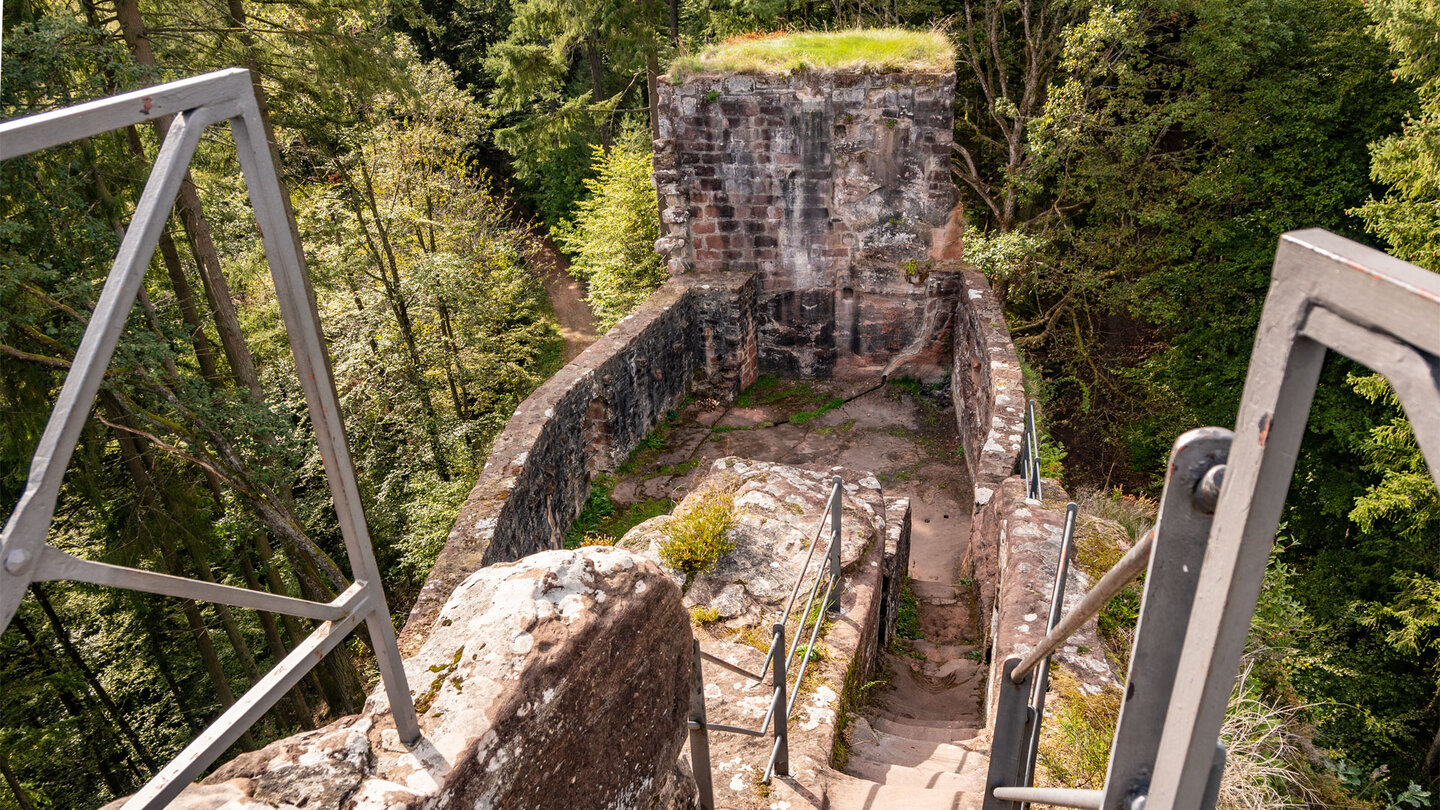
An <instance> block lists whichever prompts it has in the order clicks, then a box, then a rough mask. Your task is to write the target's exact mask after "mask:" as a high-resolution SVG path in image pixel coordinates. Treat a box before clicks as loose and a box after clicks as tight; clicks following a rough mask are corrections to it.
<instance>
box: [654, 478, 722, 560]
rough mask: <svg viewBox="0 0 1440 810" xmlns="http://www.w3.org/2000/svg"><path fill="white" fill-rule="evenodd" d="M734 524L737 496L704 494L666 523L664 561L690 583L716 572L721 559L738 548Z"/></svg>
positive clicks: (663, 545)
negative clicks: (696, 578) (701, 575)
mask: <svg viewBox="0 0 1440 810" xmlns="http://www.w3.org/2000/svg"><path fill="white" fill-rule="evenodd" d="M734 523H735V496H734V494H733V493H731V492H726V491H723V490H707V491H705V492H703V493H702V494H700V495H699V496H698V497H697V498H696V499H695V501H694V502H693V503H691V504H690V505H689V506H687V507H686V509H685V511H684V512H677V513H676V514H674V515H672V516H671V518H670V521H669V522H668V523H666V524H665V530H664V531H665V539H664V540H662V541H661V542H660V560H661V562H663V563H665V565H667V566H669V567H670V568H673V569H674V570H676V571H679V572H681V573H682V574H684V575H685V579H686V581H687V582H689V581H690V580H692V579H694V578H695V576H696V575H697V574H703V573H706V572H708V571H712V570H714V568H715V566H716V564H717V563H719V562H720V558H721V557H724V556H725V555H726V554H729V553H730V551H731V550H732V549H734V547H735V541H734V540H733V539H732V538H731V537H730V528H731V527H732V526H733V525H734Z"/></svg>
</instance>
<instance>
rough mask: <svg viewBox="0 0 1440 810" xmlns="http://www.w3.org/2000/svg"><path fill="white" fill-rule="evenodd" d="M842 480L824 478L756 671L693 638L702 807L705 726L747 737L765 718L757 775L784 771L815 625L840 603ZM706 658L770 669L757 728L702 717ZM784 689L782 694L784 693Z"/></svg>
mask: <svg viewBox="0 0 1440 810" xmlns="http://www.w3.org/2000/svg"><path fill="white" fill-rule="evenodd" d="M843 491H844V490H843V485H842V482H841V480H840V476H838V475H837V476H835V477H834V479H832V481H831V484H830V497H829V499H828V500H827V502H826V506H825V513H824V514H823V515H821V517H820V522H819V525H817V526H816V527H815V534H814V536H813V537H811V538H810V550H809V552H808V553H806V555H805V562H804V563H803V564H802V565H801V566H800V573H799V574H798V575H797V576H796V577H795V586H794V587H793V588H791V590H790V598H789V599H788V600H787V601H786V602H785V610H784V612H782V613H781V615H780V620H779V621H777V622H776V623H775V624H774V625H773V626H772V627H771V637H770V648H769V650H768V651H767V652H766V654H765V663H764V664H762V665H761V667H760V672H759V673H758V674H756V673H752V672H748V671H746V670H745V669H742V668H740V667H738V666H736V665H734V664H732V663H730V662H729V661H726V660H724V659H722V658H719V657H718V656H714V655H711V654H710V653H707V652H704V651H703V650H701V649H700V641H699V640H698V639H696V640H695V642H694V644H695V677H694V682H693V683H694V686H693V690H692V692H691V695H690V718H689V725H690V758H691V761H692V769H693V770H694V772H695V784H696V787H697V788H698V792H699V794H700V796H699V804H700V807H701V808H702V810H714V808H715V789H714V784H713V779H712V776H711V771H710V741H709V733H710V732H711V731H721V732H725V733H728V734H743V735H746V736H749V737H764V736H765V735H766V733H768V732H769V731H770V728H771V724H772V723H773V724H774V734H775V744H774V745H773V746H772V747H771V750H770V761H769V763H767V764H766V766H765V771H764V774H763V775H762V777H761V781H762V782H765V783H767V784H768V783H769V782H770V777H771V775H772V774H779V775H780V776H787V775H789V773H790V737H789V730H790V729H789V726H790V715H791V713H792V712H793V711H794V710H795V700H796V698H798V697H799V694H800V684H801V682H802V681H804V679H805V669H806V667H808V666H809V665H810V659H811V658H812V657H813V656H812V653H813V651H814V649H815V640H816V638H818V637H819V635H820V626H821V625H822V624H824V622H825V613H826V612H829V611H838V610H839V609H840V594H839V593H838V592H836V590H835V589H836V587H837V586H838V585H839V584H840V576H841V574H840V539H841V532H840V499H841V496H842V494H843ZM826 523H829V524H830V542H829V544H828V545H827V546H826V551H825V560H824V562H823V563H822V564H821V566H820V567H819V568H818V569H817V570H816V572H815V581H814V582H813V583H811V585H810V594H809V596H808V597H807V598H806V599H805V607H804V608H802V609H801V611H800V613H799V614H798V615H799V617H800V624H799V627H797V628H796V629H795V637H794V639H793V640H792V641H791V642H790V645H789V647H788V648H787V647H786V644H785V628H786V625H787V624H788V623H789V621H790V614H791V611H792V610H794V608H795V602H796V599H797V598H798V597H799V595H800V590H801V587H802V586H803V585H804V583H805V577H806V575H807V574H809V573H810V562H811V560H813V559H814V558H815V550H816V548H818V546H819V542H820V536H821V534H822V533H823V532H824V530H825V525H826ZM822 585H823V586H824V589H825V595H824V596H823V597H821V599H820V601H819V603H818V604H820V605H823V606H824V607H823V609H821V610H818V611H815V614H814V616H813V617H812V616H811V610H812V608H814V607H815V606H816V604H817V603H816V601H815V597H816V596H818V595H819V594H820V589H821V586H822ZM812 619H813V624H811V622H812ZM807 624H810V637H809V639H807V641H806V645H805V655H804V656H803V657H802V658H801V659H800V669H799V671H798V672H796V673H795V687H794V689H793V690H790V689H789V688H788V686H787V683H786V680H787V678H788V675H789V673H790V671H791V664H792V663H793V661H794V658H795V653H796V651H797V650H798V649H799V647H800V638H801V636H804V635H805V626H806V625H807ZM702 659H703V660H705V661H709V662H710V663H712V664H715V665H716V666H719V667H721V668H723V669H727V670H729V671H731V672H734V673H736V674H738V675H743V676H745V677H746V678H749V679H750V680H752V681H755V682H756V683H760V682H762V681H764V680H765V674H766V672H767V671H768V672H769V673H770V675H771V683H772V685H773V686H772V695H773V698H772V700H771V701H770V709H769V710H768V711H767V712H766V713H765V720H764V721H763V722H762V723H761V724H760V728H758V729H748V728H741V727H739V726H728V725H723V724H720V723H710V722H707V721H706V719H705V678H704V673H703V672H702V671H701V663H700V662H701V660H702ZM787 695H788V698H787Z"/></svg>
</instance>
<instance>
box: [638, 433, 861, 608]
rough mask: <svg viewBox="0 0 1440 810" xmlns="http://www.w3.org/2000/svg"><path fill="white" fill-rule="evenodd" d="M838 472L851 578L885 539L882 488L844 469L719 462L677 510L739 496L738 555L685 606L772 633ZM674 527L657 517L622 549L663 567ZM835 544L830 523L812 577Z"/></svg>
mask: <svg viewBox="0 0 1440 810" xmlns="http://www.w3.org/2000/svg"><path fill="white" fill-rule="evenodd" d="M837 473H840V474H841V477H842V481H843V484H842V489H843V495H842V496H841V520H840V530H841V543H840V564H841V567H842V569H843V570H846V571H849V570H851V569H853V567H854V565H855V563H856V562H857V561H858V560H859V559H860V556H861V555H862V554H863V553H864V552H865V549H866V548H867V547H868V546H869V545H870V543H871V542H873V541H875V540H876V539H877V538H880V537H882V536H883V535H884V532H885V505H884V501H883V498H882V497H881V493H880V482H879V481H877V480H876V479H875V478H874V477H873V476H871V475H869V474H855V473H847V472H844V471H839V470H836V471H825V472H821V471H816V470H809V469H804V468H800V467H791V466H789V465H785V464H776V463H773V462H768V461H754V460H751V459H742V458H735V457H727V458H722V459H719V460H717V461H716V462H715V463H714V465H712V467H711V469H710V472H709V474H708V475H707V476H706V477H705V478H704V479H703V480H701V481H700V482H699V484H697V486H696V488H695V490H694V491H693V492H692V493H691V494H690V495H687V496H686V498H685V500H683V501H681V502H680V504H679V505H678V506H677V507H676V510H675V511H676V512H683V510H685V509H686V508H687V504H688V503H689V502H693V499H696V498H699V497H700V496H701V495H702V494H703V493H705V492H708V491H711V490H716V489H721V490H726V491H729V492H731V493H733V496H734V499H735V526H734V528H733V529H731V531H730V536H731V539H732V540H733V541H734V543H735V548H734V550H733V551H732V552H731V553H729V554H727V555H725V556H724V557H722V558H721V559H720V561H719V563H718V564H717V565H716V568H715V570H714V571H712V572H710V573H706V574H701V575H699V576H697V577H695V580H694V582H692V583H691V585H690V588H689V589H688V590H687V591H686V592H685V605H686V607H706V608H710V609H712V610H715V611H717V612H718V613H719V614H720V616H721V617H722V618H724V619H726V620H727V622H728V623H729V624H730V626H732V627H741V626H752V627H767V628H768V627H769V625H770V623H771V622H773V621H775V618H776V616H778V615H779V612H780V611H781V610H783V609H784V607H785V602H786V600H788V599H789V598H790V594H791V592H792V590H793V589H794V585H795V581H796V578H797V577H798V576H799V574H800V569H801V567H802V566H803V565H804V563H805V557H806V554H807V552H808V551H809V550H810V547H811V543H812V541H813V540H814V538H815V535H816V532H815V530H816V526H817V524H818V523H819V522H820V521H819V518H820V516H821V515H822V514H824V511H825V504H826V502H827V501H828V499H829V497H830V488H831V480H832V479H833V478H834V476H835V475H836V474H837ZM670 520H672V518H671V517H670V516H669V515H661V516H659V517H656V518H651V519H650V520H647V521H645V522H644V523H641V524H640V525H639V526H636V527H635V528H634V529H631V530H630V532H629V533H627V534H626V535H625V537H624V538H623V539H621V541H620V545H621V546H622V547H624V548H628V549H631V550H634V551H636V552H637V553H639V554H642V555H644V556H645V557H647V558H648V559H651V560H654V561H655V562H657V563H658V562H659V561H660V544H661V543H663V542H664V540H665V526H666V524H667V523H668V522H669V521H670ZM829 542H830V526H829V524H828V523H826V525H825V526H824V528H823V529H822V530H821V537H820V539H819V541H818V543H816V549H815V559H814V560H812V561H811V563H810V566H811V569H810V570H811V571H812V572H813V571H816V570H819V563H820V561H821V560H823V559H824V555H825V551H826V548H827V547H828V545H829ZM669 573H670V575H671V577H672V578H673V579H674V580H675V581H676V582H677V583H683V582H684V577H683V576H682V575H681V574H680V573H679V572H676V571H670V572H669ZM812 581H813V573H812V574H811V575H810V576H807V578H806V580H805V586H806V587H807V588H808V587H809V585H810V583H811V582H812ZM808 593H809V592H808V590H802V592H801V593H800V596H799V603H798V604H797V605H796V607H795V609H796V610H797V611H798V610H800V609H801V608H802V607H804V600H805V598H806V597H807V595H808ZM819 598H820V597H819V596H817V597H816V599H819Z"/></svg>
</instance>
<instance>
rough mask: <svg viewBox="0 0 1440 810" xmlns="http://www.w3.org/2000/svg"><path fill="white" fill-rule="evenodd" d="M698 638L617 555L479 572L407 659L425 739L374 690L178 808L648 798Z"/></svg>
mask: <svg viewBox="0 0 1440 810" xmlns="http://www.w3.org/2000/svg"><path fill="white" fill-rule="evenodd" d="M691 638H692V637H691V633H690V625H689V621H688V617H687V616H686V613H685V610H684V608H683V607H682V606H681V602H680V592H679V589H678V588H676V587H675V585H674V583H673V582H672V581H671V580H670V578H669V577H668V576H667V575H666V574H665V573H664V572H662V571H661V570H660V569H659V568H658V567H657V566H656V565H654V564H653V563H651V562H649V561H648V560H645V559H642V558H640V557H637V556H636V555H633V554H630V553H627V552H625V551H622V550H618V549H610V548H586V549H579V550H575V551H548V552H542V553H540V554H535V555H531V556H529V557H526V558H524V559H521V560H519V561H517V562H514V563H507V564H502V565H494V566H490V567H487V568H482V569H480V570H478V571H476V572H475V573H473V574H471V575H470V576H469V577H468V578H467V579H466V580H465V581H464V582H463V583H461V585H460V586H459V587H458V588H456V589H455V591H454V592H453V593H452V594H451V596H450V599H449V601H447V602H446V604H445V606H444V608H443V609H442V610H441V612H440V614H439V616H438V617H437V619H436V622H435V626H434V628H433V629H432V630H431V632H430V635H429V637H428V638H427V639H426V640H425V643H424V644H423V646H422V647H421V648H420V650H419V652H418V653H417V654H416V655H414V656H412V657H410V658H408V659H406V661H405V672H406V675H407V676H408V678H409V681H410V688H411V692H412V694H414V696H415V701H416V707H417V710H418V711H419V712H420V725H421V728H422V730H423V732H424V736H423V738H422V739H421V741H420V743H419V744H418V745H416V746H414V747H410V748H407V747H406V746H403V745H401V744H400V742H399V739H398V737H397V735H396V732H395V728H394V724H393V722H391V719H390V714H389V707H388V705H387V704H386V701H385V699H384V692H383V690H377V691H376V692H375V694H374V695H372V697H371V699H370V701H369V702H368V703H367V705H366V708H365V711H364V713H362V714H360V715H357V716H353V717H348V718H344V719H341V720H339V721H337V722H335V723H333V724H331V725H330V726H328V727H326V728H324V729H320V730H317V731H313V732H309V733H306V734H300V735H296V736H294V737H290V738H287V739H284V740H280V741H278V742H275V743H273V744H271V745H269V746H267V747H265V748H263V749H261V750H258V751H253V752H250V753H247V754H243V755H241V756H240V757H238V758H236V759H235V760H233V761H231V762H229V763H227V764H225V765H223V766H221V767H220V768H218V769H217V770H216V771H215V773H213V774H212V775H211V776H210V777H209V778H207V779H206V780H205V784H204V785H203V786H195V787H193V788H191V789H190V790H187V791H186V795H185V797H184V798H185V800H186V803H185V805H184V806H186V807H194V808H219V807H221V806H222V805H223V806H224V807H225V808H227V810H229V809H230V808H245V807H265V806H269V807H287V806H303V807H304V808H306V810H320V809H321V808H337V810H338V808H356V809H357V810H359V809H360V808H376V809H377V810H378V809H379V808H386V809H387V810H389V809H390V808H399V807H404V808H412V807H413V808H418V807H427V808H428V807H475V808H517V810H522V809H528V808H536V809H537V810H538V809H539V808H576V807H585V808H597V809H598V808H616V809H617V810H618V809H619V808H650V807H656V806H659V805H661V804H662V802H664V801H668V799H667V797H668V796H670V795H671V794H673V793H674V792H675V791H676V790H677V788H679V787H681V786H678V785H677V784H676V783H677V781H678V776H677V771H676V767H675V765H676V759H677V757H678V755H679V754H680V750H681V746H682V744H683V743H684V741H685V735H686V714H687V711H688V709H689V703H690V688H691V677H692V667H693V662H692V656H693V647H692V640H691ZM211 797H213V800H210V801H207V799H210V798H211Z"/></svg>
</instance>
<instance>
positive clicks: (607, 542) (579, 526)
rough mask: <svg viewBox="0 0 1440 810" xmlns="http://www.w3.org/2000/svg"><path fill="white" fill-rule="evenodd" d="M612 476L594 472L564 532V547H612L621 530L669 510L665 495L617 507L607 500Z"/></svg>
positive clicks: (613, 485)
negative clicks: (587, 488)
mask: <svg viewBox="0 0 1440 810" xmlns="http://www.w3.org/2000/svg"><path fill="white" fill-rule="evenodd" d="M614 488H615V479H614V477H612V476H609V475H598V476H596V477H595V480H594V481H592V482H590V495H589V496H588V497H587V498H586V499H585V507H584V508H583V509H581V510H580V515H579V516H578V517H576V518H575V522H574V523H572V524H570V529H569V531H567V532H565V547H566V548H580V547H581V546H613V545H615V543H616V542H617V541H619V539H620V538H622V537H624V536H625V533H626V532H628V531H630V530H631V529H633V528H635V527H636V526H638V525H640V524H641V523H644V522H645V521H647V520H649V519H650V518H652V517H656V516H657V515H664V514H667V513H669V511H670V509H671V508H672V507H674V505H675V504H674V502H673V501H671V500H670V499H669V498H655V499H652V500H648V501H640V502H639V503H633V504H630V505H629V506H626V507H623V508H621V507H619V506H618V505H616V503H615V501H614V500H612V499H611V497H610V493H611V492H612V491H613V490H614Z"/></svg>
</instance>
